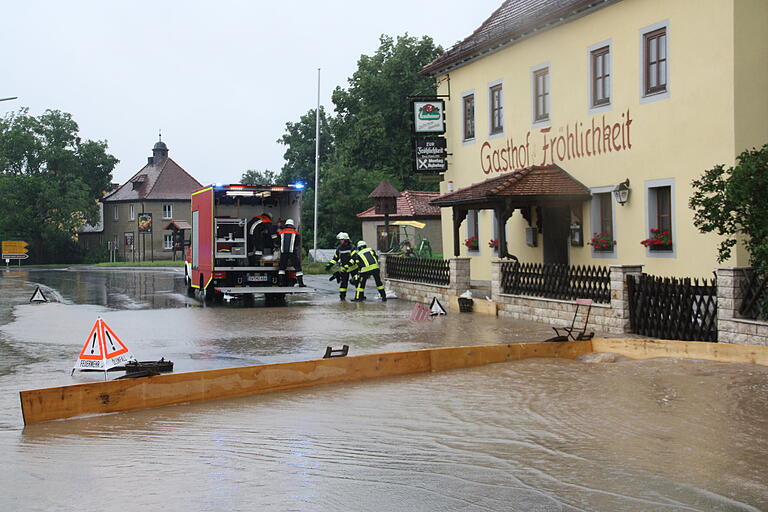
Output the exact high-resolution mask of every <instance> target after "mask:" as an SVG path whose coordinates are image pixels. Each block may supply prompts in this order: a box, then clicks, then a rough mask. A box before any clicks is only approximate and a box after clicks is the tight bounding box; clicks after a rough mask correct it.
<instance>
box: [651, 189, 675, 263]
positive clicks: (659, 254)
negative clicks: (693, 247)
mask: <svg viewBox="0 0 768 512" xmlns="http://www.w3.org/2000/svg"><path fill="white" fill-rule="evenodd" d="M659 187H669V215H670V219H669V226H670V231H671V232H672V250H671V251H652V250H651V249H650V247H646V248H645V255H646V256H647V257H649V258H676V257H677V246H678V240H677V230H676V229H675V221H676V220H677V215H676V212H677V207H676V204H675V178H665V179H659V180H646V181H645V237H644V239H645V238H648V237H649V236H651V228H655V227H657V226H656V213H657V212H656V196H655V194H654V192H653V190H652V189H654V188H659Z"/></svg>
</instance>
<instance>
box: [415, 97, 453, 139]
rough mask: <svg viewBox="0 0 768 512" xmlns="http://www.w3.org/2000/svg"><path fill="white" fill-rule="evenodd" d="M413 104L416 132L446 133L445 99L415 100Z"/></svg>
mask: <svg viewBox="0 0 768 512" xmlns="http://www.w3.org/2000/svg"><path fill="white" fill-rule="evenodd" d="M411 105H412V112H413V132H414V133H416V134H419V133H445V101H443V100H428V101H424V100H414V101H413V102H412V103H411Z"/></svg>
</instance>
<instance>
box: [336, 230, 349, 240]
mask: <svg viewBox="0 0 768 512" xmlns="http://www.w3.org/2000/svg"><path fill="white" fill-rule="evenodd" d="M336 238H337V239H339V240H349V235H348V234H347V233H345V232H343V231H339V234H338V235H336Z"/></svg>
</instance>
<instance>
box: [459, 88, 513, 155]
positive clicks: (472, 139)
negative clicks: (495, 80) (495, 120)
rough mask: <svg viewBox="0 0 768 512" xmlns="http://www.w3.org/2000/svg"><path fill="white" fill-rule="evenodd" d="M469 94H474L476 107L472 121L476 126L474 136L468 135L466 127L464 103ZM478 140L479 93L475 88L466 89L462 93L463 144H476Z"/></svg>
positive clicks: (473, 99) (473, 98)
mask: <svg viewBox="0 0 768 512" xmlns="http://www.w3.org/2000/svg"><path fill="white" fill-rule="evenodd" d="M502 93H503V89H502ZM468 96H472V101H473V102H474V109H473V115H474V119H472V123H473V125H474V127H475V133H474V135H473V136H472V137H467V136H466V135H467V133H466V128H467V112H466V109H465V108H464V107H465V104H464V101H465V100H466V98H467V97H468ZM476 140H477V95H476V94H475V90H474V89H472V90H471V91H466V92H464V93H462V94H461V141H462V144H463V145H465V146H466V145H469V144H474V143H475V141H476Z"/></svg>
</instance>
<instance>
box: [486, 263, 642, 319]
mask: <svg viewBox="0 0 768 512" xmlns="http://www.w3.org/2000/svg"><path fill="white" fill-rule="evenodd" d="M502 263H503V262H502V261H493V262H491V299H493V300H494V301H496V303H497V307H498V314H499V315H500V316H505V317H509V318H515V319H520V320H532V321H534V322H541V323H548V324H552V325H554V326H566V325H571V322H572V321H573V315H574V312H575V311H576V302H575V301H574V300H557V299H547V298H544V297H529V296H526V295H512V294H506V293H502V289H501V264H502ZM642 271H643V267H642V265H610V272H611V275H610V279H611V302H610V304H597V303H594V304H592V309H591V310H590V313H589V322H588V324H587V330H588V331H594V332H597V333H602V334H624V333H626V332H629V295H628V293H627V287H626V276H627V275H628V274H638V275H639V274H640V273H642ZM585 311H586V310H585V308H584V307H582V308H581V309H580V311H579V313H580V314H579V319H578V320H577V322H576V326H580V325H583V322H584V319H583V317H582V316H581V313H583V312H585ZM580 322H581V323H580Z"/></svg>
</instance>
